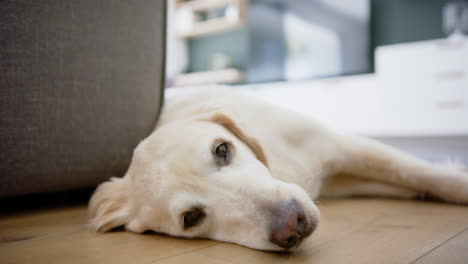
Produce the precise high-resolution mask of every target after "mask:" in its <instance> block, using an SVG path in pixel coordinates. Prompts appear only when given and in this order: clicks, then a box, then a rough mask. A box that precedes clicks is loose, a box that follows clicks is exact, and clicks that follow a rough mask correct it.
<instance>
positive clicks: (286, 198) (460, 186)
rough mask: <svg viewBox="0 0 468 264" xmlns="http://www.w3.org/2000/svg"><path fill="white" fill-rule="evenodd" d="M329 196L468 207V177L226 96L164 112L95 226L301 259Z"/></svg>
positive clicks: (94, 214)
mask: <svg viewBox="0 0 468 264" xmlns="http://www.w3.org/2000/svg"><path fill="white" fill-rule="evenodd" d="M319 195H322V196H335V197H336V196H356V195H366V196H390V197H403V198H413V197H426V196H431V197H436V198H438V199H441V200H444V201H447V202H454V203H465V204H466V203H468V173H466V172H462V171H461V170H456V169H448V168H442V167H437V166H435V165H431V164H429V163H427V162H425V161H422V160H419V159H417V158H414V157H411V156H409V155H406V154H404V153H401V152H399V151H397V150H395V149H392V148H390V147H388V146H385V145H382V144H380V143H378V142H375V141H372V140H370V139H365V138H359V137H351V136H343V135H338V134H335V133H333V132H331V131H329V130H327V129H325V128H324V127H322V126H320V125H319V124H317V123H315V122H314V121H311V120H309V119H308V118H306V117H302V116H300V115H298V114H296V113H290V112H287V111H284V110H282V109H278V108H276V107H274V106H272V105H268V104H266V103H265V102H262V101H260V100H258V99H254V98H251V97H248V96H243V95H240V94H237V93H235V92H233V91H231V90H229V89H221V88H216V90H206V91H202V92H199V93H198V94H195V95H191V96H185V97H182V98H175V99H171V100H168V101H166V102H165V106H164V108H163V112H162V115H161V117H160V120H159V123H158V126H157V128H156V129H155V131H154V132H153V133H152V134H151V135H150V136H149V137H148V138H146V139H145V140H143V141H142V142H141V143H140V144H139V145H138V147H137V148H136V149H135V152H134V154H133V159H132V162H131V165H130V168H129V169H128V171H127V173H126V174H125V176H124V177H123V178H112V179H111V180H110V181H109V182H105V183H103V184H101V185H100V186H99V187H98V189H97V190H96V192H95V194H94V195H93V197H92V198H91V201H90V205H89V212H90V226H91V227H92V228H93V229H94V230H97V231H107V230H110V229H112V228H115V227H118V226H125V228H126V229H127V230H129V231H132V232H137V233H141V232H144V231H146V230H154V231H156V232H161V233H166V234H169V235H173V236H181V237H205V238H211V239H216V240H221V241H227V242H232V243H237V244H240V245H244V246H247V247H251V248H256V249H261V250H274V251H280V250H290V249H294V248H296V247H298V246H299V244H300V243H301V242H302V240H303V239H304V238H306V237H307V236H309V235H310V234H311V233H312V232H313V231H314V229H315V228H316V226H317V224H318V221H319V211H318V209H317V206H316V205H315V204H314V201H313V199H316V198H317V197H318V196H319Z"/></svg>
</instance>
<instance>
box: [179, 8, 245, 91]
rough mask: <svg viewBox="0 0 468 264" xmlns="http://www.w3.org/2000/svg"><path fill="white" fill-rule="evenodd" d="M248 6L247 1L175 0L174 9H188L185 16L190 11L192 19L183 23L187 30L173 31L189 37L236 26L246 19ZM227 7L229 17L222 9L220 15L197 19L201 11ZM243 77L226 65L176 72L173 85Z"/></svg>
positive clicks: (201, 35)
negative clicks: (224, 66) (219, 68)
mask: <svg viewBox="0 0 468 264" xmlns="http://www.w3.org/2000/svg"><path fill="white" fill-rule="evenodd" d="M248 6H249V0H189V1H187V0H176V12H182V10H183V12H189V13H188V14H189V15H190V12H191V13H192V15H191V17H192V18H193V20H194V21H192V22H191V23H192V24H191V25H190V24H189V26H187V30H182V31H181V32H178V33H177V34H178V36H179V37H181V38H184V39H187V40H189V39H194V38H199V37H204V36H208V35H212V34H217V33H221V32H226V31H230V30H234V29H237V28H240V27H242V26H244V25H245V24H246V22H247V12H248ZM227 7H230V8H232V9H231V13H230V15H229V16H228V15H227V12H225V13H224V16H220V17H214V18H210V19H207V20H201V21H197V17H200V14H202V13H205V12H210V11H211V10H215V9H219V8H227ZM233 12H234V13H233ZM189 19H191V18H189ZM189 23H190V22H189ZM244 79H245V73H244V72H242V71H241V70H239V69H236V68H226V69H221V70H213V71H203V72H192V73H185V74H180V75H178V76H177V77H176V78H175V79H174V85H175V86H187V85H202V84H211V83H239V82H242V81H243V80H244Z"/></svg>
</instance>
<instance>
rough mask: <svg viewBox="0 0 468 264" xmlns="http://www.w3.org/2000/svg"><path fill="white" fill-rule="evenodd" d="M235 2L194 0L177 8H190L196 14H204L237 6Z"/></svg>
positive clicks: (182, 3) (232, 0)
mask: <svg viewBox="0 0 468 264" xmlns="http://www.w3.org/2000/svg"><path fill="white" fill-rule="evenodd" d="M236 2H237V1H235V0H192V1H189V2H180V3H178V4H177V8H181V7H190V8H191V9H192V10H193V11H195V12H203V11H207V10H210V9H214V8H219V7H223V6H227V5H230V4H235V3H236Z"/></svg>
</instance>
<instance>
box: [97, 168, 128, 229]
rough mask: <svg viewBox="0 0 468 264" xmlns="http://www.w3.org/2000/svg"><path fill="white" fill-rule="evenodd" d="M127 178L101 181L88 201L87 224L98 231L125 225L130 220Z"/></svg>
mask: <svg viewBox="0 0 468 264" xmlns="http://www.w3.org/2000/svg"><path fill="white" fill-rule="evenodd" d="M128 193H129V186H128V178H126V177H124V178H112V179H110V181H107V182H104V183H101V185H99V186H98V188H97V189H96V191H95V192H94V194H93V196H92V197H91V200H90V202H89V207H88V213H89V219H90V220H89V225H90V227H91V228H92V229H93V230H95V231H98V232H105V231H108V230H110V229H112V228H115V227H119V226H122V225H125V224H126V223H128V221H129V220H130V202H129V197H128Z"/></svg>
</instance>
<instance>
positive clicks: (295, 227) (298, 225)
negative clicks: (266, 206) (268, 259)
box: [270, 200, 316, 249]
mask: <svg viewBox="0 0 468 264" xmlns="http://www.w3.org/2000/svg"><path fill="white" fill-rule="evenodd" d="M315 226H316V224H315V223H309V221H308V220H307V217H306V215H305V213H304V210H303V209H302V207H301V206H300V205H299V204H298V203H297V201H295V200H291V201H286V202H278V203H277V204H276V205H275V206H274V207H273V209H272V224H271V236H270V241H271V242H272V243H273V244H275V245H278V246H280V247H282V248H284V249H290V248H293V247H295V246H298V245H299V244H300V243H301V242H302V240H303V239H304V238H306V237H308V236H309V235H310V234H312V232H313V231H314V229H315Z"/></svg>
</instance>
